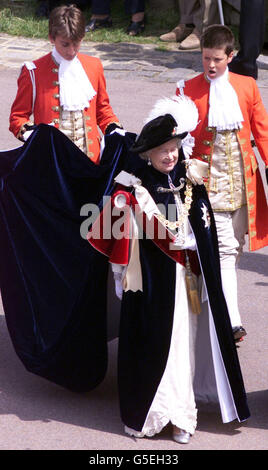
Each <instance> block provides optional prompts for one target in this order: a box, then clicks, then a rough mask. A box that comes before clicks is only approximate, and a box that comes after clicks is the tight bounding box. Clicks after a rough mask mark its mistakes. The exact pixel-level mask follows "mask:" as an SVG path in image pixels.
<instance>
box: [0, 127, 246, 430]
mask: <svg viewBox="0 0 268 470" xmlns="http://www.w3.org/2000/svg"><path fill="white" fill-rule="evenodd" d="M134 138H135V135H134V134H130V133H127V134H126V136H125V137H122V136H119V135H116V134H114V135H112V136H107V137H106V147H105V151H104V154H103V157H102V160H101V164H100V165H99V166H96V165H95V164H93V163H92V162H91V161H90V160H89V159H88V158H87V157H86V156H85V155H84V154H83V153H82V152H81V151H80V150H79V149H78V148H77V147H76V146H75V145H74V144H73V143H72V142H71V141H70V140H69V139H68V138H67V137H65V136H64V135H63V134H62V133H61V132H60V131H58V130H57V129H55V128H53V127H50V126H46V125H40V126H38V127H37V129H36V130H35V131H34V133H33V134H32V136H31V137H30V139H29V140H28V141H27V142H26V143H25V144H24V145H23V146H22V147H20V148H18V149H14V150H10V151H6V152H1V156H0V157H1V158H0V175H1V185H0V188H1V191H0V224H1V226H0V228H1V230H0V250H1V263H0V288H1V294H2V300H3V305H4V311H5V316H6V321H7V326H8V330H9V333H10V336H11V340H12V342H13V345H14V348H15V351H16V353H17V355H18V356H19V358H20V359H21V361H22V363H23V364H24V366H25V367H26V368H27V370H28V371H30V372H32V373H34V374H37V375H39V376H41V377H44V378H47V379H48V380H51V381H52V382H55V383H57V384H59V385H61V386H63V387H67V388H69V389H71V390H74V391H87V390H90V389H92V388H94V387H96V386H97V385H98V384H99V383H100V382H101V381H102V380H103V378H104V376H105V372H106V367H107V317H106V309H107V296H106V286H107V274H108V259H107V258H106V257H105V256H103V255H101V254H100V253H98V252H97V251H95V250H94V249H93V248H92V247H91V246H90V244H89V243H88V242H87V240H85V239H83V238H82V237H81V236H80V226H81V222H82V217H81V216H80V209H81V206H83V205H84V204H86V203H88V202H91V203H96V204H98V205H99V206H100V207H101V205H102V197H103V196H104V195H110V194H111V193H112V192H113V190H114V186H113V180H114V177H115V176H116V175H117V174H118V173H119V172H120V171H121V170H122V169H124V170H126V171H129V172H133V173H136V174H137V175H138V176H141V177H142V179H143V184H145V186H146V187H147V188H148V190H149V191H150V192H151V194H152V195H153V197H155V185H158V184H159V181H158V177H159V174H158V175H156V174H154V172H151V173H148V172H147V170H146V169H145V168H146V167H145V162H143V161H142V160H141V159H139V158H138V157H136V156H134V155H131V154H130V153H129V150H128V149H129V146H130V145H131V144H132V142H133V140H134ZM178 168H179V169H180V170H179V172H180V171H181V169H182V167H181V166H178ZM176 171H177V170H176ZM146 175H147V176H146ZM156 176H157V177H156ZM178 176H179V175H178V174H174V175H173V177H174V183H175V184H176V181H177V178H178ZM180 176H181V175H180ZM162 183H163V184H166V183H165V182H163V181H161V185H162ZM158 196H159V194H158ZM164 199H165V200H166V196H164ZM202 202H203V203H205V205H206V206H207V207H208V209H209V211H210V213H211V221H212V223H211V230H210V232H209V233H207V231H205V230H204V226H203V225H201V224H200V217H201V215H202V214H201V209H200V206H201V203H202ZM189 220H190V223H191V226H192V228H193V230H194V233H195V235H196V238H197V244H198V250H199V255H200V261H201V264H202V270H203V274H204V276H205V278H206V282H207V288H208V295H209V300H210V304H211V307H212V313H213V317H214V323H215V327H216V331H217V336H218V341H219V344H220V348H221V351H222V357H223V360H224V364H225V367H226V370H227V373H228V379H229V381H230V385H231V388H232V392H233V396H234V400H235V403H236V407H237V410H238V415H239V418H240V420H243V419H246V418H247V417H248V416H249V411H248V408H247V401H246V394H245V390H244V385H243V379H242V375H241V371H240V366H239V361H238V358H237V353H236V348H235V344H234V340H233V337H232V331H231V326H230V321H229V316H228V312H227V308H226V304H225V301H224V297H223V294H222V291H221V285H220V270H219V259H218V250H217V238H216V231H215V226H214V219H213V214H212V212H211V209H210V205H209V202H208V199H207V195H206V191H205V189H204V187H202V186H198V187H195V188H194V202H193V205H192V208H191V212H190V216H189ZM156 250H157V248H156V247H155V246H154V245H153V244H152V242H151V241H150V240H145V241H144V243H143V242H142V246H141V259H142V266H143V272H144V282H145V283H146V292H147V293H148V296H146V298H145V297H144V295H139V294H138V295H136V294H135V296H134V294H133V293H131V292H128V293H126V294H125V296H124V301H123V302H122V313H121V325H120V341H119V342H120V346H119V364H120V369H119V384H120V400H121V404H122V406H121V409H122V414H123V416H122V417H123V420H124V422H126V423H127V424H128V425H129V426H131V427H134V428H136V429H140V427H141V426H142V423H143V420H144V417H145V415H146V410H148V407H149V405H150V403H151V401H152V399H153V396H154V394H155V390H156V388H157V385H158V383H159V381H160V379H161V376H162V373H163V370H164V367H165V363H166V359H167V354H168V348H169V343H170V335H171V327H172V318H173V307H174V298H173V297H172V296H167V295H166V293H165V288H164V287H163V285H161V289H160V288H159V289H158V286H159V287H160V285H159V283H160V282H162V281H163V278H162V277H157V275H156V273H157V272H159V269H161V270H163V272H168V284H167V286H166V288H167V289H168V290H167V291H166V292H169V291H171V290H172V286H173V284H174V272H175V271H174V265H175V263H174V262H173V261H172V260H171V259H169V258H168V257H167V256H166V255H164V254H162V253H159V252H158V251H159V250H158V251H157V253H156ZM152 286H154V287H153V289H152V288H151V287H152ZM163 292H164V294H163ZM134 297H135V300H134ZM130 309H134V310H135V312H134V313H135V315H133V317H132V319H131V317H130V315H129V311H130ZM156 320H157V321H156ZM140 325H142V328H140ZM148 329H149V330H150V341H147V336H146V341H144V338H145V336H144V333H145V332H146V331H148ZM137 344H138V345H139V347H137ZM129 370H131V371H132V372H133V374H132V377H131V376H130V374H129ZM137 393H138V394H139V396H141V401H140V409H139V412H138V413H137V414H135V412H134V410H135V408H136V396H137V395H136V394H137Z"/></svg>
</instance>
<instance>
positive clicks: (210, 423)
mask: <svg viewBox="0 0 268 470" xmlns="http://www.w3.org/2000/svg"><path fill="white" fill-rule="evenodd" d="M50 48H51V46H50V45H49V43H48V42H47V41H40V40H34V41H32V40H28V39H23V38H13V37H9V36H7V35H3V34H2V35H0V96H1V107H0V130H1V133H0V135H1V138H0V148H1V149H4V148H5V149H7V148H12V147H15V146H18V145H20V144H19V142H18V141H17V140H16V139H15V138H14V137H13V136H12V134H10V133H9V132H8V114H9V110H10V105H11V103H12V100H13V99H14V95H15V92H16V79H17V76H18V73H19V68H20V66H21V64H22V63H23V62H24V61H25V60H33V59H35V58H37V57H39V56H41V55H42V54H44V53H46V52H48V51H49V50H50ZM83 51H84V52H85V53H89V54H93V55H96V56H98V57H100V58H101V59H102V62H103V65H104V68H105V75H106V78H107V87H108V91H109V95H110V98H111V103H112V106H113V108H114V110H115V111H116V113H117V114H118V116H119V117H120V120H121V121H122V122H123V124H124V126H125V128H126V129H128V130H130V131H135V132H138V131H139V130H140V127H141V123H142V120H143V118H144V117H145V116H146V115H147V113H148V111H149V110H150V108H151V106H152V104H153V103H154V101H155V100H156V99H157V98H158V97H160V96H170V95H172V94H173V93H174V91H175V83H176V81H177V80H178V79H180V78H188V77H189V76H193V75H195V74H196V73H197V72H199V71H200V70H201V62H200V52H199V51H194V52H191V53H185V52H182V53H178V52H177V51H176V50H171V51H168V52H161V51H157V50H155V48H154V46H147V45H146V46H141V45H136V44H116V45H114V44H113V45H111V44H95V43H89V44H87V45H84V46H83ZM260 59H261V68H260V78H259V80H258V84H259V86H260V89H261V93H262V97H263V99H264V102H265V104H266V106H267V109H268V72H267V71H266V69H265V67H266V64H265V60H266V59H265V57H261V58H260ZM262 169H263V165H262ZM267 255H268V249H263V250H259V251H258V252H256V253H250V254H249V253H248V251H247V250H246V251H245V253H244V255H243V257H242V259H241V264H240V267H239V270H238V276H239V301H240V305H241V313H242V318H243V320H244V325H245V327H246V329H247V331H248V336H247V338H246V339H245V341H244V342H243V343H242V344H241V346H240V347H239V349H238V353H239V357H240V361H241V366H242V371H243V375H244V380H245V385H246V389H247V392H248V399H249V406H250V409H251V413H252V417H251V418H250V419H249V420H248V421H247V422H245V423H237V422H232V423H229V424H222V422H221V419H220V414H219V410H218V408H217V406H207V407H201V408H200V410H199V414H198V428H197V431H196V433H195V435H194V437H193V438H192V439H191V442H190V444H189V445H188V446H180V445H179V444H176V443H174V442H173V441H172V440H171V433H170V427H167V428H166V429H165V430H164V431H163V432H162V433H161V434H159V435H158V436H156V437H155V438H152V439H149V438H148V439H147V438H146V439H140V440H138V439H134V438H130V437H128V436H126V435H125V434H124V431H123V427H122V423H121V421H120V416H119V409H118V397H117V384H116V353H117V340H114V341H112V342H111V343H110V345H109V358H110V362H109V369H108V373H107V376H106V378H105V380H104V382H103V383H102V384H101V385H100V386H99V387H98V388H97V389H96V390H94V391H93V392H90V393H86V394H82V395H76V394H73V393H71V392H69V391H67V390H64V389H62V388H60V387H58V386H56V385H54V384H51V383H49V382H47V381H46V380H44V379H41V378H39V377H37V376H34V375H32V374H29V373H28V372H27V371H26V370H25V369H24V367H23V366H22V364H21V363H20V361H19V360H18V358H17V356H16V354H15V353H14V350H13V347H12V345H11V342H10V338H9V335H8V333H7V329H6V324H5V319H4V313H3V311H2V312H1V314H0V450H25V449H31V450H88V451H89V454H90V450H99V454H100V455H101V451H104V450H112V451H114V454H113V455H117V454H116V451H117V450H124V449H129V450H132V451H134V452H137V453H139V452H140V451H143V452H146V451H149V450H150V451H156V450H160V451H170V452H171V451H179V452H180V451H182V450H183V451H187V450H221V449H224V450H239V449H241V450H254V449H256V450H263V449H267V448H268V390H267V389H268V378H267V356H268V346H267V345H268V342H267V331H268V328H267V326H268V315H267V313H268V311H267V304H268V296H267V286H268V281H267V275H268V266H267V260H268V257H267ZM184 455H186V454H184ZM240 464H242V462H240Z"/></svg>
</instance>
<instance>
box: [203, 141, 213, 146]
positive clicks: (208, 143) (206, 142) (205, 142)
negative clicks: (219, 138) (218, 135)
mask: <svg viewBox="0 0 268 470" xmlns="http://www.w3.org/2000/svg"><path fill="white" fill-rule="evenodd" d="M203 144H204V145H211V142H210V141H209V140H203Z"/></svg>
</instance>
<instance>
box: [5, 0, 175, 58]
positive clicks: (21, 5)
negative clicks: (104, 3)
mask: <svg viewBox="0 0 268 470" xmlns="http://www.w3.org/2000/svg"><path fill="white" fill-rule="evenodd" d="M74 3H75V1H74ZM36 7H37V2H36V1H35V0H5V1H3V0H0V32H1V33H7V34H11V35H15V36H24V37H32V38H42V39H46V38H47V31H48V20H47V19H43V18H42V19H38V18H36V17H35V10H36ZM84 14H85V17H86V19H87V20H88V19H89V18H90V8H87V9H86V10H84ZM112 19H113V26H112V28H103V29H99V30H97V31H94V32H93V33H87V34H86V36H85V40H88V41H97V42H112V43H117V42H135V43H145V44H146V43H150V44H152V43H153V44H157V45H158V46H160V47H163V48H164V49H165V48H166V47H168V45H166V44H164V43H163V42H161V41H160V40H159V36H160V35H161V34H162V33H165V32H167V31H170V29H172V28H173V27H174V26H176V25H177V24H178V19H179V11H178V10H177V9H175V8H174V9H172V8H169V9H167V10H163V11H151V10H149V8H148V7H147V10H146V27H145V31H144V33H143V34H142V35H140V36H138V37H130V36H128V35H127V34H126V32H125V31H126V28H127V26H128V24H129V21H130V18H129V16H128V15H126V14H125V10H124V2H123V0H114V1H113V2H112Z"/></svg>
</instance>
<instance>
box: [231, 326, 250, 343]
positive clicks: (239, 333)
mask: <svg viewBox="0 0 268 470" xmlns="http://www.w3.org/2000/svg"><path fill="white" fill-rule="evenodd" d="M233 335H234V340H235V342H238V341H242V340H243V337H244V336H246V335H247V332H246V330H245V328H243V326H235V327H234V328H233Z"/></svg>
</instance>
